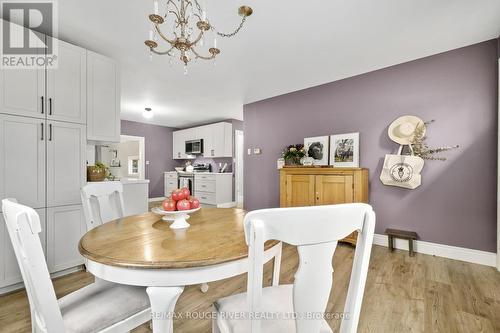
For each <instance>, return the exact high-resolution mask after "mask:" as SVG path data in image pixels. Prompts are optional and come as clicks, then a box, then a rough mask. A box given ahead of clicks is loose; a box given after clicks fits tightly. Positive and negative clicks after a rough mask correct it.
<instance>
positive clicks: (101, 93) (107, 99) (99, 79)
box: [87, 51, 120, 142]
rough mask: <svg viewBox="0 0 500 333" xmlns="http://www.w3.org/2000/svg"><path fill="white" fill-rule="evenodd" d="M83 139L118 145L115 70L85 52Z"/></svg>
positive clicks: (108, 61)
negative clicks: (85, 87)
mask: <svg viewBox="0 0 500 333" xmlns="http://www.w3.org/2000/svg"><path fill="white" fill-rule="evenodd" d="M87 139H88V140H91V141H99V142H120V80H119V75H118V66H117V64H116V62H115V61H114V60H112V59H110V58H107V57H104V56H102V55H100V54H97V53H94V52H92V51H87Z"/></svg>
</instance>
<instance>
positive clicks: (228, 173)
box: [165, 171, 233, 175]
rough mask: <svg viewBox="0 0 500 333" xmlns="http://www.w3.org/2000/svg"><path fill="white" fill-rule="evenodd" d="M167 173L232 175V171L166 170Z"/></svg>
mask: <svg viewBox="0 0 500 333" xmlns="http://www.w3.org/2000/svg"><path fill="white" fill-rule="evenodd" d="M165 173H169V174H173V173H177V174H182V175H185V174H188V175H232V174H233V173H232V172H186V171H165Z"/></svg>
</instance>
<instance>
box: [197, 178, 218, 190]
mask: <svg viewBox="0 0 500 333" xmlns="http://www.w3.org/2000/svg"><path fill="white" fill-rule="evenodd" d="M215 188H216V187H215V182H214V181H206V180H199V181H197V182H195V183H194V190H195V191H200V192H210V193H215Z"/></svg>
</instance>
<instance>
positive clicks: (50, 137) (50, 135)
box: [49, 124, 52, 141]
mask: <svg viewBox="0 0 500 333" xmlns="http://www.w3.org/2000/svg"><path fill="white" fill-rule="evenodd" d="M49 141H52V124H49Z"/></svg>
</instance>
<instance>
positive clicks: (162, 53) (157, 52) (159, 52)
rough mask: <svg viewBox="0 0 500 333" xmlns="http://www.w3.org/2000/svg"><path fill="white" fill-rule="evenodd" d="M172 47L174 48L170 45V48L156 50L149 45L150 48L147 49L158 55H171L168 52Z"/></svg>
mask: <svg viewBox="0 0 500 333" xmlns="http://www.w3.org/2000/svg"><path fill="white" fill-rule="evenodd" d="M173 49H174V47H173V46H172V47H171V48H170V50H168V51H163V52H161V51H156V50H155V49H153V48H152V47H151V48H149V50H150V51H151V52H153V53H154V54H158V55H165V54H168V55H171V54H170V51H172V50H173Z"/></svg>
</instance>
